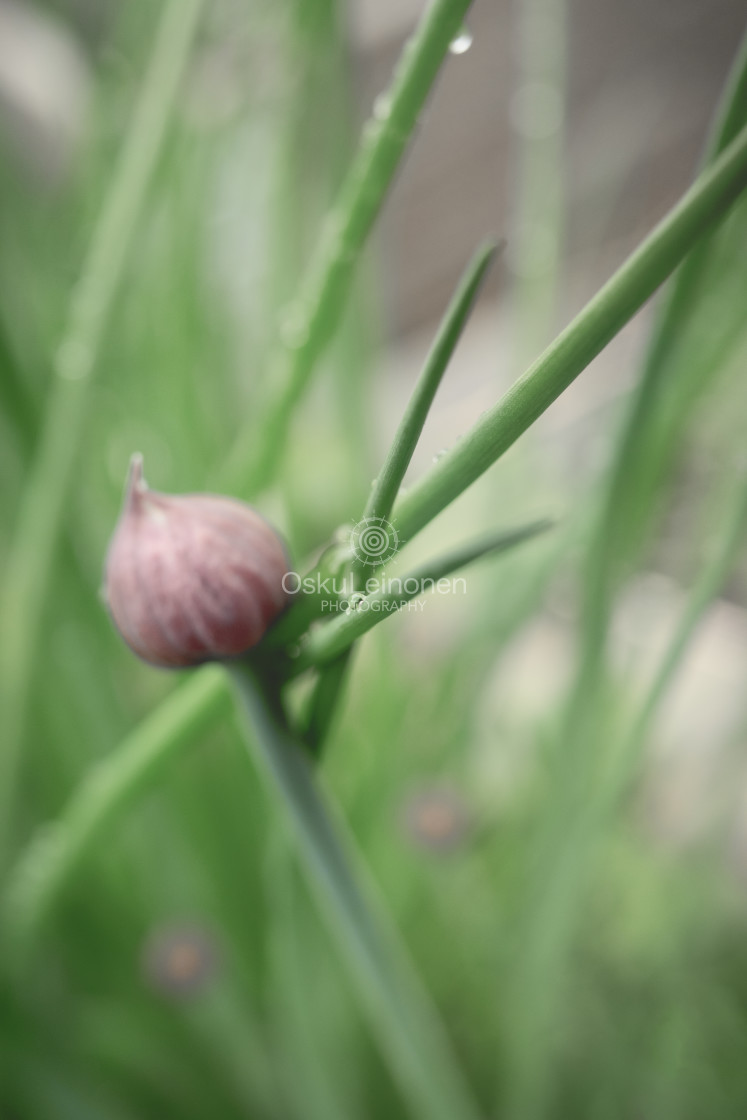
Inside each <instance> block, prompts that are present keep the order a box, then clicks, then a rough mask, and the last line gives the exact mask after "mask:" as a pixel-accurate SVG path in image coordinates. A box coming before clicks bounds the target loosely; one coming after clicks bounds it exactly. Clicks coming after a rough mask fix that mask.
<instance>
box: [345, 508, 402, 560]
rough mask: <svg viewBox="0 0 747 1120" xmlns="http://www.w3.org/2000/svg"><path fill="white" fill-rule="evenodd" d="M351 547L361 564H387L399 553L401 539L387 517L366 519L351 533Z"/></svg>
mask: <svg viewBox="0 0 747 1120" xmlns="http://www.w3.org/2000/svg"><path fill="white" fill-rule="evenodd" d="M350 547H351V549H352V552H353V555H354V556H355V558H356V560H358V561H359V562H360V563H361V564H377V565H378V564H386V562H387V561H388V560H391V559H392V557H393V556H395V555H396V553H397V549H398V548H399V537H398V536H397V530H396V529H395V528H394V526H393V525H392V524H391V522H389V521H387V520H386V518H385V517H364V518H363V520H362V521H359V522H358V524H357V525H354V526H353V528H352V529H351V531H350Z"/></svg>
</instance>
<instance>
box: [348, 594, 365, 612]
mask: <svg viewBox="0 0 747 1120" xmlns="http://www.w3.org/2000/svg"><path fill="white" fill-rule="evenodd" d="M365 598H366V596H365V595H363V594H362V593H361V592H360V591H354V592H353V594H352V595H351V596H350V598H349V600H348V609H347V612H346V613H347V614H351V612H352V611H357V610H358V607H359V606H360V605H361V603H362V602H363V600H364V599H365Z"/></svg>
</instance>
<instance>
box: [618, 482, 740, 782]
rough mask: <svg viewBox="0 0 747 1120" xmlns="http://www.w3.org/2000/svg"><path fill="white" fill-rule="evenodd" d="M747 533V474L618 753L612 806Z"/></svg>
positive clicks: (732, 565) (734, 495) (639, 753)
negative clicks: (746, 532) (746, 479)
mask: <svg viewBox="0 0 747 1120" xmlns="http://www.w3.org/2000/svg"><path fill="white" fill-rule="evenodd" d="M746 527H747V482H746V481H745V478H744V472H743V471H742V475H741V477H740V478H739V481H738V483H737V486H736V489H735V492H734V494H733V495H732V496H730V499H729V503H728V508H727V510H726V514H725V516H724V518H723V523H722V528H721V529H720V531H719V536H718V539H717V540H716V542H715V547H714V549H713V551H712V554H711V557H710V559H709V560H708V561H707V562H706V564H704V566H703V569H702V571H701V574H700V576H699V578H698V580H697V582H696V583H695V586H694V587H693V588H692V591H691V592H690V596H689V598H688V601H687V603H686V604H685V607H684V609H683V611H682V614H681V615H680V618H679V621H678V623H677V627H676V629H675V631H674V634H673V636H672V639H671V641H670V643H669V645H668V647H667V650H666V652H665V654H664V656H663V657H662V659H661V662H660V663H659V667H658V669H657V670H656V673H655V675H654V678H653V680H652V681H651V684H650V685H649V687H648V689H647V691H646V694H645V696H644V698H643V700H642V702H641V704H640V707H639V709H638V712H637V714H636V716H635V718H634V719H633V721H632V722H631V725H630V729H629V731H628V732H627V734H626V735H625V736H624V739H623V745H622V746H621V748H620V749H619V750H618V752H616V753H617V757H618V758H619V760H620V763H619V766H618V767H617V768H616V770H615V774H614V778H613V780H612V781H611V782H610V795H609V798H608V800H611V801H616V800H617V799H618V798H619V796H620V795H621V794H622V793H623V792H624V791H625V788H626V786H627V783H628V780H629V778H630V776H631V774H632V773H633V772H634V771H635V767H636V764H637V762H638V760H639V759H640V756H641V753H642V751H643V749H644V747H645V745H646V740H647V738H648V734H649V731H650V728H651V724H652V722H653V720H654V718H655V716H656V713H657V711H658V710H659V706H660V704H661V702H662V700H663V699H664V697H665V695H666V692H667V689H668V688H669V686H670V684H671V683H672V680H673V679H674V676H675V674H676V672H677V670H678V668H679V666H680V664H681V663H682V658H683V656H684V655H685V653H686V652H687V650H688V648H689V645H690V642H691V640H692V637H693V635H694V633H695V631H696V629H697V627H698V625H699V624H700V621H701V619H702V618H703V615H704V613H705V611H706V609H707V608H708V607H709V606H710V604H711V603H712V602H713V600H714V599H715V598H716V596H717V595H718V593H719V592H720V590H721V588H722V587H723V586H724V584H725V583H726V580H727V578H728V577H729V574H730V572H731V571H732V569H733V567H734V565H735V563H736V561H737V558H738V555H739V551H740V549H741V547H742V545H743V544H744V539H745V528H746Z"/></svg>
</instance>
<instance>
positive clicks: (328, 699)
mask: <svg viewBox="0 0 747 1120" xmlns="http://www.w3.org/2000/svg"><path fill="white" fill-rule="evenodd" d="M497 248H498V246H496V245H495V244H493V243H492V242H490V243H487V242H486V243H485V244H484V245H482V246H480V248H478V250H477V251H476V253H475V254H474V256H473V257H472V260H471V261H470V263H469V264H468V266H467V269H466V270H465V273H464V275H463V277H462V279H461V281H460V283H459V286H458V288H457V290H456V292H455V293H454V296H453V298H452V300H451V303H450V304H449V306H448V308H447V310H446V314H445V315H444V317H443V319H442V321H441V325H440V327H439V330H438V334H437V335H436V338H435V339H434V342H433V345H432V347H431V349H430V351H429V353H428V356H427V358H426V360H425V365H424V366H423V369H422V372H421V374H420V377H419V378H418V381H417V383H416V385H415V389H414V390H413V393H412V396H411V397H410V400H409V402H408V404H407V408H406V409H405V412H404V415H403V416H402V419H401V420H400V423H399V426H398V428H397V431H396V432H395V435H394V439H393V441H392V444H391V447H390V448H389V452H388V454H387V456H386V459H385V460H384V464H383V466H382V468H381V470H380V471H379V474H378V477H377V478H376V481H375V482H374V484H373V486H372V488H371V493H370V495H369V499H368V502H367V503H366V507H365V509H364V511H363V519H364V520H365V519H367V518H370V519H374V520H383V521H385V520H386V519H387V518H388V517H389V515H390V513H391V511H392V506H393V505H394V501H395V498H396V497H397V494H398V493H399V488H400V486H401V484H402V480H403V478H404V477H405V473H406V471H407V468H408V467H409V465H410V461H411V459H412V456H413V452H414V451H415V447H416V446H417V442H418V440H419V439H420V435H421V432H422V431H423V426H424V425H425V421H426V419H427V417H428V412H429V411H430V408H431V405H432V404H433V400H434V397H435V395H436V392H437V391H438V387H439V385H440V384H441V380H442V378H443V375H444V374H445V372H446V369H447V367H448V364H449V362H450V360H451V357H452V354H453V353H454V350H455V348H456V345H457V343H458V341H459V338H460V337H461V334H462V331H463V330H464V327H465V324H466V322H467V319H468V317H469V314H470V312H471V310H472V307H473V305H474V302H475V299H476V298H477V294H478V292H479V290H480V287H481V285H482V282H483V280H484V279H485V275H486V273H487V270H488V269H489V267H490V265H491V263H492V261H493V259H494V258H495V254H496V251H497ZM366 571H369V572H370V569H369V568H368V566H367V563H366V560H365V557H361V556H354V557H353V560H352V563H351V574H352V579H353V582H354V586H355V588H356V589H359V588H360V587H361V586H362V584H363V582H364V576H365V574H366ZM348 662H349V654H348V652H345V653H343V654H341V655H340V657H339V658H338V659H337V660H335V661H333V662H332V663H331V664H328V665H325V666H323V667H322V669H321V670H320V672H319V678H318V680H317V682H316V684H315V686H314V690H313V692H312V694H311V699H310V704H309V710H308V721H307V727H306V735H305V738H306V741H307V743H308V745H309V747H310V748H311V749H312V750H313V751H314V752H316V753H318V752H319V750H320V749H321V746H322V744H323V741H324V739H325V737H326V735H327V732H328V730H329V728H330V726H331V723H332V720H333V719H334V714H335V710H336V708H337V704H338V702H339V699H340V696H341V694H342V689H343V686H344V683H345V681H346V680H347V675H348V669H349V664H348Z"/></svg>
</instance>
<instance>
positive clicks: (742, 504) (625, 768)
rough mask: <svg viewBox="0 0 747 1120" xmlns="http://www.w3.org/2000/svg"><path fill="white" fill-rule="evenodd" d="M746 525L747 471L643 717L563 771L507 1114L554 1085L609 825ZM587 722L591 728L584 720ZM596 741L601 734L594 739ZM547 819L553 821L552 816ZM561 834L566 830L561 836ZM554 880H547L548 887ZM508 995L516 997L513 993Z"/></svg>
mask: <svg viewBox="0 0 747 1120" xmlns="http://www.w3.org/2000/svg"><path fill="white" fill-rule="evenodd" d="M746 528H747V485H746V484H745V478H744V473H743V472H742V474H741V477H740V478H739V479H738V482H737V484H736V487H733V488H732V492H731V493H730V494H729V496H728V499H727V503H726V509H725V510H724V515H723V517H722V519H721V523H720V525H719V529H718V533H717V540H716V542H715V547H714V549H713V551H712V553H711V555H710V557H709V559H708V560H707V561H706V563H705V564H704V566H703V568H702V570H701V573H700V575H699V577H698V580H697V582H696V583H695V585H694V587H693V588H692V590H691V592H690V595H689V596H688V600H687V603H686V605H685V607H684V609H683V611H682V614H681V616H680V618H679V620H678V623H677V626H676V628H675V630H674V633H673V635H672V638H671V641H670V642H669V644H668V646H667V649H666V651H665V653H664V655H663V657H662V658H661V661H660V663H659V665H658V667H657V670H656V672H655V674H654V677H653V679H652V681H651V683H650V685H649V686H648V688H647V689H646V691H645V694H644V696H643V699H642V701H641V702H640V705H639V707H638V709H637V711H636V714H635V716H634V718H633V719H632V721H631V722H630V724H629V725H628V726H627V729H626V730H624V731H623V734H622V736H620V737H619V740H618V741H617V742H616V743H615V744H614V746H613V748H612V749H611V750H610V752H609V757H608V758H605V759H604V760H599V759H597V761H598V762H599V761H601V763H602V765H601V769H600V770H599V771H598V772H596V773H595V774H594V775H592V776H589V775H588V774H587V775H585V776H584V783H583V788H582V790H581V791H579V790H578V788H577V785H578V779H577V778H574V777H573V776H571V777H570V780H569V781H565V780H564V779H563V777H562V775H561V778H560V780H559V781H558V783H557V784H556V785H555V786H554V800H555V802H556V804H559V807H560V811H559V812H558V813H557V814H556V817H557V819H556V821H555V822H554V827H553V826H552V824H550V828H549V829H548V830H547V835H546V836H545V837H544V841H545V843H544V847H543V856H544V858H543V859H542V861H541V863H540V865H539V866H538V869H537V876H536V884H535V885H534V887H535V892H536V902H535V905H534V906H533V907H532V908H531V910H530V911H529V914H528V917H527V919H526V922H527V926H526V937H525V938H523V939H522V945H523V947H524V948H523V950H522V957H521V959H518V960H517V961H516V980H515V987H514V992H513V997H512V998H513V1001H515V1006H516V1011H515V1013H514V1015H513V1017H512V1023H513V1027H514V1031H513V1034H512V1039H513V1041H514V1043H515V1045H516V1048H517V1057H516V1060H515V1061H514V1062H513V1063H512V1067H511V1068H512V1078H511V1081H510V1083H509V1086H508V1096H509V1107H508V1109H507V1112H506V1115H507V1116H509V1117H516V1118H519V1117H520V1118H521V1120H524V1118H525V1117H527V1118H529V1117H539V1116H542V1115H543V1114H544V1113H543V1107H544V1104H545V1103H546V1101H547V1096H548V1093H549V1091H550V1088H551V1079H550V1072H551V1070H552V1062H551V1060H550V1051H549V1047H550V1044H551V1043H550V1040H551V1039H552V1037H553V1027H554V1025H555V1024H556V1022H557V1019H558V1015H559V1014H560V1013H561V1012H560V1007H561V1001H562V998H563V988H564V977H565V975H566V971H565V970H566V969H567V968H568V967H569V961H570V955H571V953H572V948H573V938H574V935H575V933H576V931H577V929H578V927H579V923H580V922H581V921H582V920H583V900H584V891H585V890H586V888H587V885H588V883H589V877H590V876H591V875H592V873H593V870H594V866H595V861H596V858H597V855H598V852H599V848H600V844H601V842H602V840H603V837H604V830H605V826H606V825H607V824H608V822H609V821H610V819H611V817H612V815H613V814H614V812H615V811H616V810H617V809H618V807H619V806H620V802H621V798H622V797H623V796H624V795H625V793H626V792H628V790H629V789H630V785H631V782H632V780H633V778H634V776H635V774H636V772H637V768H638V765H639V763H640V759H641V755H642V753H643V750H644V748H645V746H646V741H647V737H648V733H649V731H650V728H651V723H652V721H653V719H654V717H655V715H656V713H657V711H658V709H659V706H660V703H661V701H662V700H663V698H664V696H665V694H666V691H667V689H668V687H669V685H670V684H671V682H672V680H673V678H674V676H675V673H676V671H677V669H678V667H679V666H680V664H681V662H682V658H683V656H684V654H685V653H686V652H687V649H688V648H689V644H690V641H691V639H692V637H693V634H694V633H695V631H696V629H697V626H698V624H699V622H700V621H701V619H702V617H703V614H704V613H705V610H706V609H707V608H708V606H709V605H710V603H712V602H713V599H714V598H715V597H716V595H717V594H718V592H719V590H720V588H721V587H722V586H723V584H724V583H725V581H726V579H727V578H728V575H729V573H730V571H731V570H732V568H733V566H734V564H735V562H736V560H737V558H738V555H739V551H740V549H741V547H742V546H743V544H744V539H745V530H746ZM584 726H585V725H584ZM594 746H595V747H597V746H598V737H595V739H594ZM574 749H575V744H572V743H571V744H567V746H566V747H565V749H563V751H562V754H561V756H560V763H561V765H562V767H563V770H564V771H565V772H566V773H567V772H568V770H569V767H570V766H572V765H576V766H579V765H582V764H583V762H584V759H583V753H584V751H583V750H582V751H581V752H580V757H579V756H576V757H574V758H573V759H572V760H570V761H569V753H570V752H571V751H572V750H574ZM549 823H550V822H549ZM559 833H560V834H559ZM548 884H550V886H548ZM509 998H511V997H509Z"/></svg>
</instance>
